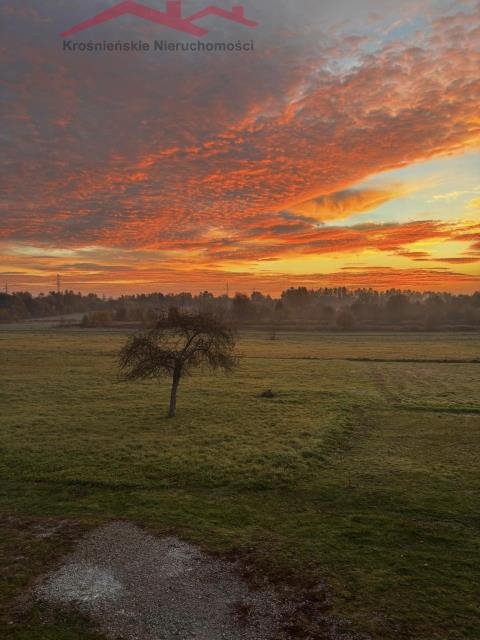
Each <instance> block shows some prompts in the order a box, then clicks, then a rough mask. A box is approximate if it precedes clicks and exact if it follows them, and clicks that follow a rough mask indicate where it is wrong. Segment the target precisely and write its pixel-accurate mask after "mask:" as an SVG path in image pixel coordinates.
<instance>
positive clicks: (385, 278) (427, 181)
mask: <svg viewBox="0 0 480 640" xmlns="http://www.w3.org/2000/svg"><path fill="white" fill-rule="evenodd" d="M139 1H140V0H139ZM142 3H143V4H146V5H148V6H149V7H152V8H156V9H158V10H161V11H163V10H164V8H165V3H164V2H163V0H144V1H142ZM115 4H117V2H116V1H114V0H79V1H72V0H43V1H42V2H38V0H0V34H1V40H0V51H1V64H2V70H1V80H2V89H1V101H0V118H1V126H0V137H1V147H0V148H1V168H0V174H1V175H0V181H1V183H0V184H1V187H0V188H1V202H0V207H1V208H0V284H2V287H3V286H4V283H5V282H7V281H8V286H9V288H10V290H29V291H32V292H34V293H38V292H40V291H45V292H46V291H49V290H51V289H53V288H55V279H56V274H57V273H59V274H61V277H62V287H65V288H69V289H74V290H75V291H82V292H85V293H86V292H89V291H95V292H97V293H99V294H102V293H105V294H107V295H118V294H120V293H133V292H142V291H143V292H149V291H164V292H170V291H171V292H174V291H193V292H198V291H200V290H204V289H208V290H210V291H212V292H214V293H221V292H223V291H225V288H226V285H227V282H228V283H229V287H230V291H231V292H235V291H244V292H247V293H250V292H251V291H252V290H253V289H259V290H261V291H263V292H269V293H272V294H277V293H279V292H280V291H281V290H282V289H284V288H286V287H288V286H299V285H306V286H308V287H314V288H318V287H324V286H339V285H342V286H348V287H357V286H362V287H363V286H371V287H375V288H379V289H385V288H390V287H398V288H409V289H419V290H448V291H453V292H473V291H475V290H479V289H480V180H479V177H480V144H479V143H480V73H479V69H480V3H479V2H477V1H475V2H472V1H469V0H464V1H459V0H456V1H455V2H446V1H444V0H412V1H409V0H396V1H393V0H383V1H376V0H370V1H368V0H295V1H294V0H288V1H287V0H257V1H252V0H245V2H243V6H244V8H245V15H246V17H248V18H249V19H251V20H255V21H257V22H258V26H257V27H255V28H251V27H246V26H243V25H240V24H236V23H233V22H229V21H226V20H223V19H221V18H219V17H215V16H210V17H206V18H204V19H202V20H201V21H199V23H198V24H201V25H202V26H204V27H205V28H207V29H208V30H209V33H208V35H206V36H204V37H203V38H202V40H204V41H216V42H219V41H232V42H235V41H236V40H238V39H240V40H242V41H249V40H251V39H253V40H254V43H255V51H254V52H253V53H252V52H230V53H228V52H227V53H225V52H224V53H218V52H217V53H209V52H204V53H198V52H190V53H185V52H171V53H165V52H163V53H162V52H154V51H152V52H148V53H146V52H128V53H127V52H110V53H108V52H101V53H100V52H99V53H81V52H70V51H63V50H62V38H61V37H60V35H59V34H60V33H61V32H63V31H65V30H67V29H68V28H70V27H72V26H73V25H75V24H76V23H78V22H81V21H83V20H85V19H87V18H90V17H92V16H94V15H95V14H97V13H99V12H100V11H103V10H104V9H106V8H108V7H110V6H113V5H115ZM208 4H210V0H206V1H203V0H188V1H187V0H185V1H184V2H183V11H184V14H186V15H189V14H192V13H195V12H197V11H199V10H201V9H203V8H204V7H205V6H207V5H208ZM211 4H214V5H216V6H219V7H223V8H224V9H228V10H230V9H231V8H232V4H235V0H232V2H230V1H228V0H211ZM118 39H120V40H122V41H127V40H128V41H130V40H132V39H133V40H137V39H142V40H144V41H147V42H151V43H153V41H154V40H155V39H157V40H161V39H167V40H169V41H171V42H186V41H192V40H193V41H196V40H197V38H196V37H193V36H189V35H186V34H182V33H180V32H176V31H174V30H171V29H169V28H168V27H164V26H161V25H158V24H154V23H151V22H147V21H145V20H142V19H141V18H138V17H135V16H123V17H121V18H119V19H117V20H115V21H112V22H109V23H106V24H103V25H100V26H95V27H93V28H91V29H89V30H87V31H84V32H82V33H79V34H77V35H75V36H73V37H72V38H71V40H74V41H78V42H88V41H89V40H93V41H103V40H108V41H116V40H118Z"/></svg>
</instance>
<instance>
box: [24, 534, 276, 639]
mask: <svg viewBox="0 0 480 640" xmlns="http://www.w3.org/2000/svg"><path fill="white" fill-rule="evenodd" d="M36 596H37V597H38V598H39V599H40V600H43V601H46V602H49V603H51V604H56V605H71V606H74V607H76V608H77V609H79V610H80V611H81V612H83V613H86V614H87V615H89V616H90V617H91V618H92V619H93V620H94V621H95V622H96V623H97V625H98V626H99V628H100V630H101V631H102V633H104V634H105V635H106V636H107V637H110V638H124V639H126V640H189V639H195V640H270V639H273V638H274V637H276V635H277V632H278V631H279V627H280V620H281V617H282V606H281V605H280V603H279V601H278V599H277V598H276V597H275V596H274V594H273V593H270V592H268V591H252V590H251V589H250V588H249V587H248V585H247V584H246V583H245V582H244V581H243V580H242V578H241V577H240V576H239V574H238V573H237V572H236V570H235V565H234V564H233V563H229V562H226V561H223V560H220V559H218V558H213V557H211V556H208V555H207V554H205V553H203V552H202V551H200V550H199V549H198V548H197V547H195V546H194V545H191V544H188V543H186V542H182V541H181V540H179V539H177V538H174V537H164V538H157V537H154V536H152V535H149V534H147V533H145V532H144V531H143V530H141V529H140V528H138V527H136V526H135V525H133V524H130V523H125V522H115V523H111V524H108V525H106V526H104V527H101V528H99V529H96V530H95V531H94V532H93V533H92V534H90V535H88V536H87V537H85V538H84V539H82V540H81V541H80V542H79V543H78V545H77V547H76V549H75V550H74V552H73V553H72V554H71V555H70V556H68V557H67V558H66V560H65V562H64V564H63V565H62V566H61V567H60V568H59V569H58V570H57V571H55V572H54V573H52V574H50V575H48V576H47V577H46V578H45V580H44V581H43V582H42V583H41V584H39V585H38V586H37V588H36Z"/></svg>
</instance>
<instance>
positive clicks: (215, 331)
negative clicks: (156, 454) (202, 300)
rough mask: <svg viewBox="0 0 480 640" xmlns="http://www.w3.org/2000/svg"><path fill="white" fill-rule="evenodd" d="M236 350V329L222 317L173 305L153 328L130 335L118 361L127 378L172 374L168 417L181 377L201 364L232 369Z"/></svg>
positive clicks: (214, 367) (156, 376)
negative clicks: (180, 308)
mask: <svg viewBox="0 0 480 640" xmlns="http://www.w3.org/2000/svg"><path fill="white" fill-rule="evenodd" d="M234 352H235V336H234V333H233V331H232V330H231V329H230V328H229V327H228V326H227V325H226V324H225V323H224V322H222V321H221V320H220V319H218V318H215V317H214V316H212V315H210V314H201V313H200V314H195V315H194V314H190V313H184V312H180V311H178V310H177V309H171V310H170V311H169V313H168V315H166V316H165V317H163V318H161V319H160V320H159V321H158V322H157V323H156V325H155V326H154V327H153V328H152V329H150V330H149V331H146V332H142V333H139V334H136V335H134V336H132V337H131V338H129V340H128V342H127V344H126V345H125V346H124V347H123V349H122V350H121V351H120V354H119V364H120V370H121V372H122V375H123V377H124V378H125V379H127V380H143V379H146V378H160V377H163V376H170V377H171V378H172V388H171V393H170V406H169V410H168V417H169V418H173V417H174V416H175V413H176V407H177V391H178V386H179V384H180V380H181V378H182V377H183V376H185V375H187V374H188V373H190V372H191V370H192V369H194V368H196V367H201V366H206V367H207V368H209V369H211V370H216V369H223V370H224V371H225V372H228V371H231V370H232V369H233V368H234V367H235V366H236V364H237V358H236V356H235V353H234Z"/></svg>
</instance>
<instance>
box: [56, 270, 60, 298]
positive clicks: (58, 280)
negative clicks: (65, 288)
mask: <svg viewBox="0 0 480 640" xmlns="http://www.w3.org/2000/svg"><path fill="white" fill-rule="evenodd" d="M57 293H58V294H59V295H60V274H59V273H57Z"/></svg>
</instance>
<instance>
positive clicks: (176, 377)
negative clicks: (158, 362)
mask: <svg viewBox="0 0 480 640" xmlns="http://www.w3.org/2000/svg"><path fill="white" fill-rule="evenodd" d="M179 384H180V371H179V370H177V369H175V371H174V372H173V380H172V390H171V392H170V408H169V409H168V415H167V417H168V418H174V417H175V413H176V411H177V391H178V385H179Z"/></svg>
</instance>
